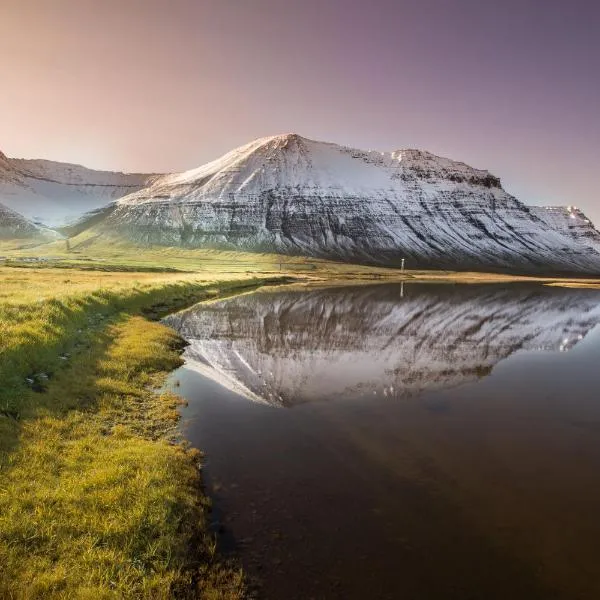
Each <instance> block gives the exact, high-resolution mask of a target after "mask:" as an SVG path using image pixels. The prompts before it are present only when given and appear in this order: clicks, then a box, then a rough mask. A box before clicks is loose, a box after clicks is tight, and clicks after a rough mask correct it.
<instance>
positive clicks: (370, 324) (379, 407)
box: [165, 283, 600, 600]
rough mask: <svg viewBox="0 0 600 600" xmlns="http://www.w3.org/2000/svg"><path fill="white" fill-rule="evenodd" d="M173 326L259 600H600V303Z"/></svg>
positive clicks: (393, 309) (183, 379)
mask: <svg viewBox="0 0 600 600" xmlns="http://www.w3.org/2000/svg"><path fill="white" fill-rule="evenodd" d="M165 321H166V322H167V323H168V324H169V325H170V326H172V327H174V328H175V329H176V330H177V331H178V332H179V333H180V334H181V335H182V336H183V337H184V338H186V339H187V340H188V341H189V343H190V345H189V346H188V348H187V349H186V351H185V354H184V358H185V360H186V364H185V366H183V367H182V368H181V369H179V370H177V371H176V372H175V373H173V375H172V377H171V379H170V384H169V385H170V386H171V387H172V388H173V389H174V390H175V391H176V392H177V393H178V394H180V395H182V396H183V397H184V398H186V399H187V401H188V406H187V407H186V408H185V409H183V417H184V420H183V427H184V431H185V435H186V437H187V439H189V440H190V442H191V443H192V444H193V445H194V446H196V447H198V448H200V449H201V450H202V451H203V452H205V455H206V460H205V465H204V471H203V473H204V481H205V485H206V488H207V493H208V495H209V496H210V497H211V498H212V499H213V502H214V506H215V510H214V512H213V518H214V521H215V523H214V529H215V531H218V532H219V534H218V535H219V541H220V546H221V549H222V551H223V552H224V553H225V554H231V555H232V556H234V557H235V558H236V559H237V560H239V562H240V563H241V564H242V566H243V567H244V569H245V571H246V572H247V573H248V575H249V577H250V578H251V580H252V581H253V582H255V583H256V585H257V586H258V596H259V597H261V598H268V599H276V600H280V599H286V600H288V599H302V600H307V599H310V598H315V599H316V598H318V599H322V598H323V599H326V598H336V599H337V598H339V599H355V598H356V599H358V598H360V599H365V598H369V599H370V598H382V599H387V598H390V599H392V598H393V599H397V598H401V599H409V600H412V599H417V600H422V599H437V598H440V599H444V600H447V599H457V600H458V599H460V600H467V599H482V600H483V599H485V600H490V599H502V600H506V599H508V598H510V599H521V598H522V599H527V600H532V599H537V598H543V599H545V600H546V599H552V598H557V599H558V598H565V599H567V598H569V599H571V598H572V599H575V598H577V599H587V598H590V599H592V598H594V599H597V598H600V567H599V566H598V565H599V564H600V395H599V393H598V391H599V390H600V327H598V323H600V291H596V290H587V289H567V288H559V287H548V286H542V285H530V284H516V283H515V284H509V285H506V284H503V285H496V284H494V285H490V284H488V285H449V284H439V285H438V284H376V285H357V286H342V285H338V286H335V287H323V288H319V287H300V286H298V287H289V288H288V287H280V288H272V289H264V290H260V291H257V292H254V293H251V294H246V295H242V296H237V297H234V298H230V299H225V300H221V301H216V302H212V303H208V304H201V305H197V306H195V307H193V308H191V309H189V310H187V311H184V312H181V313H178V314H176V315H172V316H170V317H168V318H167V319H166V320H165Z"/></svg>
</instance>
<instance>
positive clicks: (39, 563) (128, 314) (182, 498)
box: [0, 269, 261, 599]
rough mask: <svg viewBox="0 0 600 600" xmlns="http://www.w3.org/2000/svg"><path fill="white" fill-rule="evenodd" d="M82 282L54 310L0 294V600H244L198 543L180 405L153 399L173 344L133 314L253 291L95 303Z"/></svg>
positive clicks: (156, 292) (189, 284)
mask: <svg viewBox="0 0 600 600" xmlns="http://www.w3.org/2000/svg"><path fill="white" fill-rule="evenodd" d="M24 271H27V273H21V274H20V275H19V277H21V278H24V279H27V278H28V277H31V279H30V282H29V283H31V282H32V281H33V280H34V279H33V278H34V277H35V274H34V273H33V270H31V269H28V270H24ZM13 275H14V272H13ZM79 275H81V279H80V280H79V279H78V281H77V284H76V286H75V287H77V288H78V289H76V290H74V289H71V290H70V292H66V291H65V288H64V287H61V286H55V288H54V289H55V292H54V294H55V295H54V297H52V295H51V291H50V290H48V289H47V288H46V287H45V285H44V283H43V282H40V286H39V289H38V290H37V293H38V294H39V295H40V299H39V300H35V299H34V297H35V295H36V294H35V293H33V295H32V293H31V291H30V290H29V288H27V290H25V289H23V293H22V294H20V293H19V292H18V291H17V290H19V289H20V288H19V285H20V284H19V285H17V284H16V282H14V281H13V283H12V284H8V285H7V286H6V287H4V288H3V289H4V291H5V294H6V290H7V289H8V288H11V285H12V288H11V289H12V291H13V293H12V295H11V296H10V298H7V297H6V295H5V297H4V299H3V301H2V302H0V315H1V316H0V318H1V319H2V322H1V325H2V327H1V328H0V331H1V332H2V337H1V338H0V357H1V361H0V382H1V384H2V385H0V410H1V412H0V597H3V598H4V597H6V598H88V597H89V598H92V597H93V598H95V599H97V598H172V597H175V598H177V597H180V598H188V597H203V598H215V599H217V598H221V599H235V598H241V597H242V596H243V577H242V576H241V574H240V573H239V572H237V571H235V570H231V569H229V568H224V567H222V566H219V564H218V562H217V561H216V559H215V557H214V551H215V549H214V543H213V542H212V540H211V539H210V537H209V536H208V534H207V532H206V523H205V519H206V512H205V511H206V508H207V502H206V500H205V498H204V497H203V495H202V493H201V490H200V481H199V470H198V460H199V457H198V455H197V453H195V452H194V451H192V450H190V449H188V448H186V447H185V446H184V445H182V444H181V443H179V440H178V437H177V433H176V422H177V416H178V415H177V402H178V399H177V397H176V396H174V395H172V394H157V393H156V392H155V391H154V390H156V389H158V387H159V386H160V384H161V382H162V380H163V379H164V377H165V376H166V374H167V373H168V372H169V371H171V370H172V369H173V368H175V367H177V366H178V365H179V364H180V361H181V359H180V356H179V351H180V347H181V343H182V341H181V340H180V339H179V338H178V337H177V336H176V334H174V333H173V332H172V331H171V330H169V329H168V328H166V327H163V326H162V325H160V324H158V323H153V322H150V321H148V320H147V319H146V318H144V317H143V316H142V314H143V313H147V314H150V315H151V316H160V315H161V314H163V313H166V312H168V311H169V310H174V309H175V308H177V307H180V306H184V305H188V304H191V303H193V302H194V301H197V300H200V299H202V298H207V297H213V296H214V295H215V294H228V293H232V292H233V291H234V290H235V289H237V288H238V287H247V286H250V285H258V284H259V283H261V282H260V280H251V281H242V280H239V281H229V282H215V281H204V282H203V281H201V280H192V279H187V278H183V279H181V278H180V279H179V280H173V279H170V278H169V277H167V276H166V275H165V279H164V280H163V281H161V280H160V279H155V280H147V281H145V282H144V283H141V282H135V281H133V280H131V279H130V281H129V282H126V281H124V280H121V279H119V277H120V276H121V275H122V274H118V276H117V278H116V279H115V280H113V281H110V282H109V283H108V286H109V288H110V286H111V285H112V286H113V287H112V289H107V288H105V289H102V290H98V289H96V290H94V289H93V283H92V282H90V281H87V280H86V277H88V276H89V273H87V274H79ZM74 276H75V275H74ZM77 277H78V275H77ZM136 277H137V274H136ZM103 283H104V284H107V280H103ZM67 355H68V356H67ZM61 356H62V358H61ZM40 371H41V372H43V373H44V374H47V375H48V376H49V377H48V379H47V380H44V382H43V390H42V391H40V388H37V389H38V391H36V390H35V389H34V386H32V385H31V384H30V383H28V382H27V380H26V378H27V377H29V376H31V375H36V374H37V373H39V372H40Z"/></svg>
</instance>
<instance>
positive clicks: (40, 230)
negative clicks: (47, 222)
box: [0, 204, 60, 242]
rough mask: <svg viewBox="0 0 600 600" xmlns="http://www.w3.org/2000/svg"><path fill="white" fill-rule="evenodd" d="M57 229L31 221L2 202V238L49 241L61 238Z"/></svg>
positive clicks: (0, 211)
mask: <svg viewBox="0 0 600 600" xmlns="http://www.w3.org/2000/svg"><path fill="white" fill-rule="evenodd" d="M59 238H60V235H59V234H58V233H56V232H55V231H53V230H51V229H48V228H46V227H42V226H40V225H37V224H36V223H33V222H32V221H29V220H28V219H26V218H25V217H24V216H23V215H20V214H19V213H17V212H15V211H14V210H11V209H10V208H8V207H6V206H4V205H2V204H0V240H27V241H39V242H44V241H46V242H48V241H52V240H56V239H59Z"/></svg>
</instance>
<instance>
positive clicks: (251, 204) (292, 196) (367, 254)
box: [104, 134, 600, 273]
mask: <svg viewBox="0 0 600 600" xmlns="http://www.w3.org/2000/svg"><path fill="white" fill-rule="evenodd" d="M104 229H105V230H106V231H110V232H113V233H118V234H119V235H122V236H125V237H127V238H129V239H132V240H134V241H136V242H140V243H145V244H146V243H147V244H163V245H181V246H186V247H217V248H238V249H245V250H252V251H269V252H281V253H286V254H304V255H310V256H317V257H325V258H334V259H341V260H350V261H355V262H356V261H360V262H369V263H377V264H387V265H397V264H399V261H400V260H401V259H402V258H404V259H406V264H407V265H408V266H409V267H412V268H458V269H471V268H472V269H498V270H507V269H508V270H517V271H525V272H558V271H560V272H586V273H589V272H593V273H598V272H600V254H598V252H596V251H592V252H590V250H589V247H587V245H585V244H582V243H580V240H578V239H576V237H573V236H570V235H566V234H565V233H564V232H563V231H559V230H557V229H556V228H553V227H550V226H549V225H548V223H547V221H546V220H543V219H542V218H540V216H539V215H537V214H536V213H535V212H532V211H531V210H530V209H529V208H528V207H526V206H525V205H524V204H522V203H521V202H519V201H518V200H517V199H516V198H514V197H513V196H511V195H510V194H508V193H506V192H505V191H504V190H503V189H502V187H501V184H500V180H499V179H498V178H497V177H495V176H493V175H491V174H490V173H489V172H487V171H483V170H479V169H474V168H472V167H469V166H468V165H465V164H464V163H460V162H455V161H452V160H449V159H445V158H441V157H437V156H434V155H433V154H430V153H428V152H423V151H419V150H398V151H396V152H374V151H362V150H358V149H354V148H347V147H344V146H338V145H335V144H329V143H323V142H315V141H312V140H307V139H305V138H302V137H300V136H298V135H295V134H292V135H283V136H276V137H271V138H263V139H260V140H256V141H255V142H252V143H250V144H248V145H246V146H243V147H241V148H238V149H237V150H234V151H232V152H230V153H228V154H226V155H225V156H223V157H222V158H220V159H218V160H216V161H214V162H212V163H209V164H207V165H205V166H203V167H200V168H199V169H195V170H192V171H188V172H186V173H181V174H176V175H169V176H164V177H159V178H157V179H156V180H155V181H154V182H153V183H152V184H151V185H150V186H148V187H146V188H144V189H142V190H140V191H139V192H136V193H133V194H130V195H128V196H125V197H124V198H122V199H121V200H119V201H118V202H117V205H116V209H115V210H114V211H112V212H111V214H110V215H109V216H107V218H106V220H105V223H104Z"/></svg>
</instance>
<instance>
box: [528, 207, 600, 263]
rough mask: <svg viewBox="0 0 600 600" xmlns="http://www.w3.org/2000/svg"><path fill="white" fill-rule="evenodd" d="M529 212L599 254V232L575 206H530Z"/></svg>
mask: <svg viewBox="0 0 600 600" xmlns="http://www.w3.org/2000/svg"><path fill="white" fill-rule="evenodd" d="M529 210H530V211H531V212H532V213H533V214H534V215H536V216H537V217H539V218H540V219H541V220H542V221H544V223H546V224H547V225H548V226H549V227H551V228H552V229H555V230H556V231H560V232H562V233H564V234H566V235H568V236H569V237H570V238H571V239H573V240H576V241H578V242H579V243H583V244H586V245H588V246H590V247H591V248H592V249H594V250H595V251H596V252H600V231H598V230H597V229H596V228H595V227H594V224H593V223H592V222H591V221H590V219H588V218H587V216H586V215H585V214H584V213H583V212H582V211H581V210H579V209H578V208H577V207H576V206H530V207H529Z"/></svg>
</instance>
